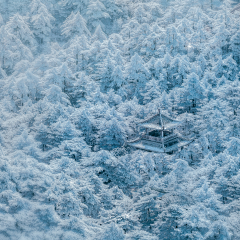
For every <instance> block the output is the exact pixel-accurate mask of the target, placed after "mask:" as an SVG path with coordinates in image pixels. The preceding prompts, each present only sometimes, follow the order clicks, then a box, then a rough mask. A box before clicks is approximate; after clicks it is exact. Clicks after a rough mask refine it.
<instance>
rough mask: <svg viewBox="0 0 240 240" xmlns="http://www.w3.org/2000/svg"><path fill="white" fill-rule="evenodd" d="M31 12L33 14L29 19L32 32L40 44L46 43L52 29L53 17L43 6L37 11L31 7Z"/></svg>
mask: <svg viewBox="0 0 240 240" xmlns="http://www.w3.org/2000/svg"><path fill="white" fill-rule="evenodd" d="M31 10H32V14H34V13H35V14H34V15H32V17H31V23H32V27H33V32H34V34H35V35H36V36H37V37H38V38H40V42H41V43H43V42H47V41H48V39H49V37H50V34H51V32H52V29H53V26H52V22H53V21H54V17H53V16H52V15H51V14H50V13H49V11H48V10H47V8H46V6H45V5H43V4H41V6H40V7H39V8H38V9H34V7H33V6H32V9H31Z"/></svg>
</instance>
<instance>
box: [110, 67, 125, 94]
mask: <svg viewBox="0 0 240 240" xmlns="http://www.w3.org/2000/svg"><path fill="white" fill-rule="evenodd" d="M124 85H126V81H125V78H124V76H123V72H122V69H121V67H120V66H119V65H117V66H116V67H115V68H114V70H113V73H112V83H111V87H112V88H113V89H114V90H115V91H116V92H117V91H118V90H119V89H120V88H122V87H123V86H124Z"/></svg>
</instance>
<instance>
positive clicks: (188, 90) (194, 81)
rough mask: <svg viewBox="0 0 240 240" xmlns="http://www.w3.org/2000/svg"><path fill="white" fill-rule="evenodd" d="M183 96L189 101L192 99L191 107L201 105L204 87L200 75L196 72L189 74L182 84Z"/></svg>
mask: <svg viewBox="0 0 240 240" xmlns="http://www.w3.org/2000/svg"><path fill="white" fill-rule="evenodd" d="M182 87H183V89H182V90H183V94H184V95H183V96H184V98H185V99H186V100H187V101H191V103H190V104H189V105H190V107H195V106H197V105H198V106H199V104H200V102H201V100H203V98H204V89H203V87H202V86H201V84H200V82H199V77H198V75H196V74H195V73H191V74H190V75H188V77H187V79H186V80H185V81H184V82H183V84H182Z"/></svg>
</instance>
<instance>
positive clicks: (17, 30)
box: [6, 13, 36, 49]
mask: <svg viewBox="0 0 240 240" xmlns="http://www.w3.org/2000/svg"><path fill="white" fill-rule="evenodd" d="M6 28H7V30H8V31H9V32H10V33H11V34H13V35H15V36H16V37H17V38H18V39H19V40H21V42H22V43H23V44H25V45H26V46H28V47H30V48H32V49H34V48H35V45H36V44H35V40H34V37H33V33H32V31H31V30H30V28H29V26H28V24H27V22H26V21H25V20H24V18H23V17H22V16H20V15H19V14H18V13H16V14H15V15H14V16H13V17H11V18H10V20H9V21H8V22H7V24H6Z"/></svg>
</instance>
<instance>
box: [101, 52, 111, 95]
mask: <svg viewBox="0 0 240 240" xmlns="http://www.w3.org/2000/svg"><path fill="white" fill-rule="evenodd" d="M113 70H114V65H113V62H112V60H111V58H110V57H109V56H107V59H106V60H105V61H104V63H103V64H101V66H100V69H99V77H98V78H99V79H100V81H101V90H102V91H103V92H107V91H108V89H109V88H110V87H111V85H112V81H113V79H112V74H113Z"/></svg>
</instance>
